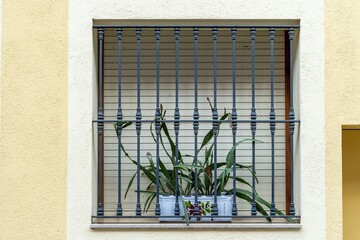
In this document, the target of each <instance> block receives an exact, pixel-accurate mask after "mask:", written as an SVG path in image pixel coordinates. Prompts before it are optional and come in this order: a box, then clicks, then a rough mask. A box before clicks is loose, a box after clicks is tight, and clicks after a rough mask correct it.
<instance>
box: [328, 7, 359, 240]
mask: <svg viewBox="0 0 360 240" xmlns="http://www.w3.org/2000/svg"><path fill="white" fill-rule="evenodd" d="M359 12H360V2H359V1H353V0H345V1H341V2H340V1H325V35H326V39H325V40H326V41H325V46H326V74H325V79H326V85H325V86H326V88H325V92H326V97H325V100H326V106H325V107H326V131H325V132H326V186H327V189H326V191H327V193H326V194H327V201H326V208H327V218H326V220H327V230H328V239H329V240H330V239H334V240H335V239H336V240H337V239H341V238H342V210H341V209H342V184H341V182H342V177H341V153H342V149H341V125H344V124H349V125H350V124H359V123H360V111H359V103H360V94H359V89H360V81H359V78H360V67H359V66H360V65H359V62H360V41H359V39H360V31H358V29H359V27H360V15H359Z"/></svg>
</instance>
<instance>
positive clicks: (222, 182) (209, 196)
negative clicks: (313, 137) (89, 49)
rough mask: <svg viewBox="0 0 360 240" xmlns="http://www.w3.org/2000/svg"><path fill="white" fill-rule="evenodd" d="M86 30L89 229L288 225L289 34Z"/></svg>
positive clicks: (258, 29)
mask: <svg viewBox="0 0 360 240" xmlns="http://www.w3.org/2000/svg"><path fill="white" fill-rule="evenodd" d="M94 29H96V32H97V36H98V78H99V86H98V89H99V91H98V109H99V111H98V119H96V120H95V121H94V122H95V123H96V124H97V128H98V138H97V142H98V144H97V145H98V175H97V179H98V188H97V189H98V197H97V209H96V216H94V217H93V220H94V221H99V220H102V221H103V220H104V219H106V221H113V222H122V221H129V219H134V218H135V219H137V220H138V219H145V218H146V219H152V220H153V221H159V220H160V221H161V222H168V221H176V222H183V221H187V222H197V221H200V222H201V221H212V222H231V221H237V220H240V219H249V217H252V218H256V219H262V220H264V221H271V220H274V219H276V220H277V219H285V221H294V220H298V219H299V216H298V215H296V212H295V206H294V177H293V176H294V167H293V166H294V154H295V150H296V149H295V148H294V146H295V144H294V132H295V130H294V128H295V129H298V125H297V123H298V122H299V121H298V120H296V119H295V117H294V111H293V102H294V100H293V95H294V93H293V92H294V90H293V88H294V87H293V84H292V82H293V81H292V76H293V74H292V72H293V71H292V64H293V63H292V48H293V47H292V46H293V34H294V31H297V30H296V29H297V26H222V25H218V26H203V25H199V26H179V27H178V26H95V27H94ZM289 36H290V37H289ZM295 125H296V127H297V128H296V127H295Z"/></svg>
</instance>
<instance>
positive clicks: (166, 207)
mask: <svg viewBox="0 0 360 240" xmlns="http://www.w3.org/2000/svg"><path fill="white" fill-rule="evenodd" d="M198 201H199V202H200V204H201V206H202V208H206V209H204V210H202V214H201V216H199V217H194V216H192V207H190V209H189V208H187V207H186V206H185V207H184V204H183V203H185V202H188V203H190V204H192V205H193V204H194V202H195V197H194V196H179V208H180V216H179V217H176V218H172V217H171V216H175V214H174V210H175V202H176V198H175V196H174V195H170V196H164V195H160V196H159V203H160V209H161V214H160V221H162V222H174V221H182V220H183V219H184V209H186V211H187V212H188V213H189V217H190V221H216V222H231V219H232V218H231V210H232V204H233V196H230V195H219V196H217V204H218V209H219V214H218V216H220V217H211V207H212V205H213V204H214V196H198ZM221 216H224V217H221Z"/></svg>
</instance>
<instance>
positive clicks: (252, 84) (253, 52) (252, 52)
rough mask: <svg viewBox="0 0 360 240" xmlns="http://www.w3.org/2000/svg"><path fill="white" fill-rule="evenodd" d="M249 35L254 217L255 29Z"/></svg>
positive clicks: (255, 210) (253, 210)
mask: <svg viewBox="0 0 360 240" xmlns="http://www.w3.org/2000/svg"><path fill="white" fill-rule="evenodd" d="M250 35H251V116H250V119H251V120H252V122H251V124H250V125H251V135H252V170H253V175H252V207H251V215H256V213H257V209H256V201H255V174H256V168H255V134H256V109H255V35H256V29H255V28H251V29H250Z"/></svg>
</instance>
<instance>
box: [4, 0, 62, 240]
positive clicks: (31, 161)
mask: <svg viewBox="0 0 360 240" xmlns="http://www.w3.org/2000/svg"><path fill="white" fill-rule="evenodd" d="M2 30H3V31H2V54H1V57H2V59H1V62H2V73H1V107H2V108H1V122H0V127H1V133H0V137H1V144H0V147H1V148H0V161H1V163H0V176H1V180H0V196H1V197H0V198H1V201H0V223H1V224H0V239H2V240H22V239H37V240H38V239H39V240H40V239H47V240H49V239H65V237H66V234H65V231H66V214H65V213H66V163H67V162H66V156H67V61H68V59H67V1H47V0H45V1H44V0H26V1H25V0H19V1H13V0H3V1H2Z"/></svg>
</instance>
